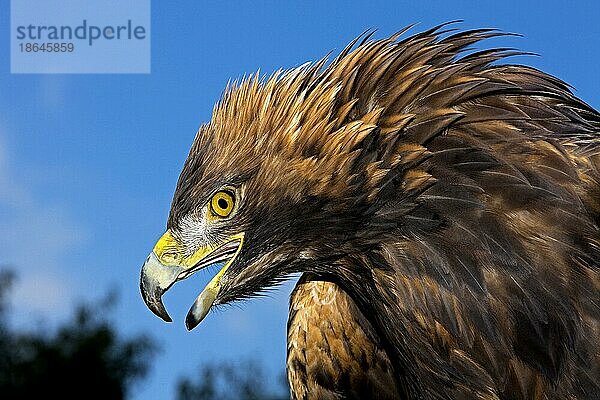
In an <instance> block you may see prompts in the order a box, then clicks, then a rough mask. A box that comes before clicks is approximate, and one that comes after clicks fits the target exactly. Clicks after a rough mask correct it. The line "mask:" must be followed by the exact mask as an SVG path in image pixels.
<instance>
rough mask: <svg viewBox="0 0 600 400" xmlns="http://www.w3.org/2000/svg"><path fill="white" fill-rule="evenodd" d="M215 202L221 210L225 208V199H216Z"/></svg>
mask: <svg viewBox="0 0 600 400" xmlns="http://www.w3.org/2000/svg"><path fill="white" fill-rule="evenodd" d="M217 204H218V205H219V208H221V209H223V210H225V209H227V200H225V199H219V200H218V201H217Z"/></svg>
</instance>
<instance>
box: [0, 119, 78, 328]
mask: <svg viewBox="0 0 600 400" xmlns="http://www.w3.org/2000/svg"><path fill="white" fill-rule="evenodd" d="M4 132H5V131H3V130H2V129H1V127H0V226H1V229H0V243H2V250H1V252H0V265H2V266H8V267H9V268H12V269H14V270H15V272H16V273H17V281H16V283H15V287H14V289H13V293H12V296H11V300H12V304H13V306H14V308H15V311H16V312H15V314H16V315H18V318H19V319H24V320H31V319H38V318H40V317H42V318H54V317H56V316H64V315H65V314H66V312H67V311H68V310H69V308H70V306H71V302H72V300H73V296H74V294H75V293H74V288H73V281H72V280H71V279H70V277H69V275H68V274H67V273H66V272H65V271H64V269H63V268H62V265H63V260H64V257H65V254H66V253H67V252H68V251H69V250H70V249H72V248H74V247H75V246H76V245H77V244H78V243H80V242H81V240H82V238H83V235H82V232H81V228H80V227H78V226H77V224H75V223H74V222H73V221H72V220H71V219H70V218H69V216H68V214H67V213H66V212H65V210H63V209H62V208H61V207H59V206H57V205H53V204H47V202H45V201H44V200H45V199H44V198H41V197H40V196H39V195H37V196H36V195H35V193H34V191H33V188H30V187H27V183H26V182H23V180H22V179H19V177H20V175H22V174H18V173H17V172H16V171H13V170H11V168H10V155H9V151H8V149H7V145H6V143H5V140H6V139H5V138H6V136H5V135H4Z"/></svg>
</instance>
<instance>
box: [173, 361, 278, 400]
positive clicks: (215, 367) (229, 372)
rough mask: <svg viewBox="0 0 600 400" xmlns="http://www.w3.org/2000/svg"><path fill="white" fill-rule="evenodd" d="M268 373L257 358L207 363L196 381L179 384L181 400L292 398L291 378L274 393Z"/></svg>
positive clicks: (178, 394)
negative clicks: (288, 384)
mask: <svg viewBox="0 0 600 400" xmlns="http://www.w3.org/2000/svg"><path fill="white" fill-rule="evenodd" d="M264 378H265V375H264V372H263V369H262V368H261V366H260V365H259V364H258V363H257V362H255V361H244V362H241V363H238V364H233V363H231V362H220V363H213V364H208V365H204V366H203V367H202V368H200V371H199V375H198V377H197V378H195V381H192V380H191V379H190V378H183V379H181V380H180V381H179V384H178V390H177V391H178V393H177V399H178V400H217V399H218V400H283V399H289V394H288V393H289V392H288V388H287V381H286V380H285V379H283V380H282V387H281V389H280V390H278V391H277V392H275V393H273V392H272V391H270V390H268V389H267V387H266V386H265V379H264Z"/></svg>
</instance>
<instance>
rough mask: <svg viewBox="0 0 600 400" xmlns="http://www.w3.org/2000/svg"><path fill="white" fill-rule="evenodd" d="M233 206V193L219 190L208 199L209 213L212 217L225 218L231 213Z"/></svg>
mask: <svg viewBox="0 0 600 400" xmlns="http://www.w3.org/2000/svg"><path fill="white" fill-rule="evenodd" d="M234 204H235V200H234V198H233V193H231V192H229V191H225V190H221V191H220V192H217V193H215V195H214V196H213V197H212V199H210V211H211V212H212V213H213V214H214V215H217V216H219V217H222V218H225V217H228V216H229V214H231V212H232V211H233V206H234Z"/></svg>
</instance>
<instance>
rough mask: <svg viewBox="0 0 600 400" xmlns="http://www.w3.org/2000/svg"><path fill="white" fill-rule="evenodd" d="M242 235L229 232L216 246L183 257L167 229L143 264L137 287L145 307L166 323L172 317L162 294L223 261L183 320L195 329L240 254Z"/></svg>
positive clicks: (177, 244) (179, 247) (187, 325)
mask: <svg viewBox="0 0 600 400" xmlns="http://www.w3.org/2000/svg"><path fill="white" fill-rule="evenodd" d="M243 241H244V234H243V233H242V234H237V235H232V236H230V237H229V238H228V239H226V240H225V241H223V242H222V243H220V244H218V245H209V246H205V247H201V248H200V249H198V250H197V251H196V252H195V253H194V254H192V255H191V256H187V257H186V256H182V254H183V251H182V250H183V249H182V246H181V244H180V243H179V242H178V241H177V240H176V239H175V238H174V237H173V235H172V234H171V233H170V231H168V230H167V232H165V234H164V235H163V236H162V237H161V238H160V239H159V240H158V242H157V243H156V246H154V250H152V252H151V253H150V255H149V256H148V258H146V262H144V265H143V266H142V273H141V277H140V290H141V292H142V298H143V299H144V302H145V303H146V306H148V308H149V309H150V311H152V312H153V313H154V314H156V315H157V316H158V317H160V318H162V319H163V320H164V321H166V322H171V321H172V319H171V317H170V316H169V314H168V313H167V310H166V309H165V306H164V304H163V302H162V295H163V294H164V293H165V292H166V291H167V290H168V289H169V288H170V287H171V286H173V284H174V283H175V282H177V281H180V280H183V279H185V278H187V277H189V276H191V275H192V274H194V273H195V272H197V271H199V270H201V269H202V268H205V267H207V266H209V265H212V264H223V267H222V268H221V270H219V272H218V273H217V274H216V275H215V276H214V277H213V278H212V279H211V281H210V282H209V283H208V284H207V285H206V287H205V288H204V290H203V291H202V292H201V293H200V295H199V296H198V297H197V298H196V301H195V302H194V304H193V305H192V307H191V308H190V311H189V312H188V315H187V317H186V319H185V324H186V327H187V329H188V330H192V329H194V328H195V327H196V326H197V325H198V324H199V323H200V322H201V321H202V320H203V319H204V317H206V315H207V314H208V311H209V310H210V308H211V306H212V304H213V303H214V301H215V299H216V298H217V295H218V294H219V290H220V289H221V278H222V277H223V274H225V271H227V268H229V266H230V265H231V263H232V262H233V260H234V259H235V257H236V256H237V254H238V253H239V251H240V249H241V247H242V243H243Z"/></svg>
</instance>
